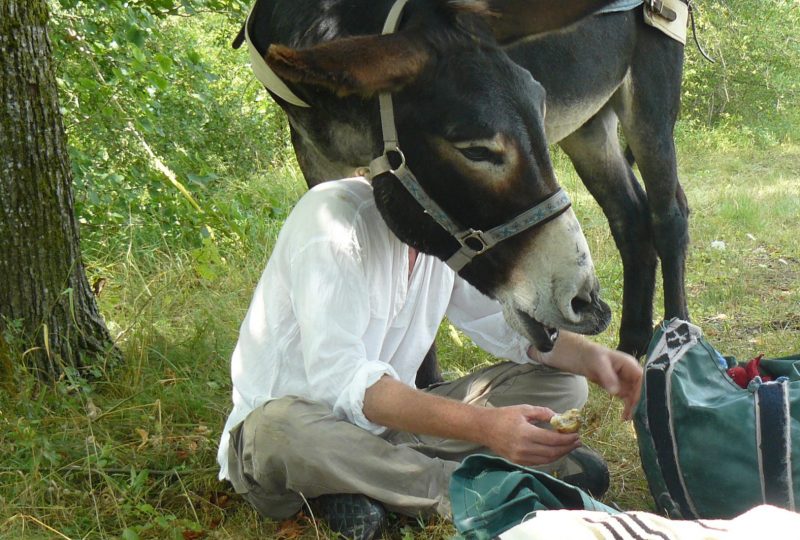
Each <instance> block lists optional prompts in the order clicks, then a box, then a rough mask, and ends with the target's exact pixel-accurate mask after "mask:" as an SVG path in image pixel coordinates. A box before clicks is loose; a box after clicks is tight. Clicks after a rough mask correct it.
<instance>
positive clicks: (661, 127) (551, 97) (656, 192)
mask: <svg viewBox="0 0 800 540" xmlns="http://www.w3.org/2000/svg"><path fill="white" fill-rule="evenodd" d="M646 3H647V2H646ZM628 5H630V2H628ZM643 15H644V8H643V7H641V6H638V7H636V8H634V9H629V10H627V11H620V12H613V13H604V14H598V15H595V16H592V17H589V18H587V19H584V20H582V21H580V22H578V23H577V24H576V25H573V26H572V27H570V28H568V29H567V30H565V31H563V32H560V33H557V34H547V35H544V36H541V37H536V36H534V37H525V38H522V39H516V40H506V41H504V43H503V45H504V50H505V51H506V52H507V53H508V54H509V56H510V57H511V58H512V59H513V60H514V61H515V62H517V63H518V64H520V65H521V66H523V67H525V68H526V69H527V70H528V71H530V72H531V74H532V75H533V77H534V79H536V80H537V81H538V82H540V83H541V84H542V85H543V86H544V88H545V89H546V90H547V97H546V101H545V103H546V110H547V114H546V116H545V133H546V135H547V140H548V142H549V143H551V144H553V143H558V144H559V145H560V146H561V148H562V149H563V150H564V151H565V152H566V154H567V155H568V156H569V158H570V159H571V161H572V163H573V165H574V166H575V169H576V171H577V173H578V175H579V176H580V178H581V180H582V181H583V183H584V184H585V185H586V187H587V188H588V190H589V191H590V193H591V194H592V196H593V197H594V198H595V199H596V200H597V202H598V203H599V205H600V207H601V208H602V209H603V212H604V213H605V215H606V218H607V219H608V222H609V225H610V228H611V232H612V235H613V237H614V240H615V242H616V245H617V248H618V249H619V252H620V255H621V259H622V265H623V281H624V285H623V306H622V321H621V325H620V339H619V348H620V349H621V350H623V351H626V352H629V353H631V354H633V355H635V356H639V355H641V354H643V353H644V352H645V350H646V347H647V344H648V342H649V341H650V337H651V335H652V320H653V291H654V287H655V279H656V278H655V275H656V267H657V261H658V259H659V258H660V260H661V271H662V275H663V290H664V313H665V317H666V318H667V319H669V318H672V317H678V318H682V319H686V320H688V316H689V314H688V309H687V305H686V293H685V288H684V279H685V278H684V274H685V261H686V251H687V244H688V215H689V209H688V205H687V201H686V197H685V195H684V192H683V189H682V188H681V185H680V183H679V181H678V174H677V160H676V155H675V143H674V138H673V130H674V127H675V121H676V119H677V115H678V109H679V106H680V89H681V78H682V70H683V54H684V51H683V45H682V44H681V43H680V42H678V41H676V40H674V39H672V38H670V37H668V36H667V35H665V34H664V33H662V32H661V31H659V30H656V29H655V28H653V27H652V26H648V25H647V24H645V21H644V17H643ZM620 123H621V126H622V132H623V133H624V135H625V141H626V142H627V144H628V145H629V148H630V150H631V151H632V153H633V157H634V158H635V161H636V163H637V164H638V167H639V171H640V173H641V177H642V180H643V182H644V186H645V189H646V193H645V191H644V190H643V189H642V187H641V185H640V184H639V182H638V181H637V179H636V177H635V176H634V173H633V170H632V169H631V166H630V165H629V163H628V161H627V160H626V157H625V155H624V152H623V151H622V148H621V146H620V142H619V137H618V124H620Z"/></svg>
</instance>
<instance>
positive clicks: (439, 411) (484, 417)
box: [363, 376, 580, 465]
mask: <svg viewBox="0 0 800 540" xmlns="http://www.w3.org/2000/svg"><path fill="white" fill-rule="evenodd" d="M363 410H364V414H365V415H366V417H367V418H368V419H369V420H370V421H371V422H374V423H376V424H380V425H383V426H386V427H388V428H391V429H395V430H399V431H408V432H411V433H418V434H426V435H434V436H437V437H443V438H448V439H459V440H464V441H470V442H474V443H477V444H480V445H483V446H486V447H488V448H489V449H491V450H492V451H493V452H495V453H497V454H498V455H500V456H503V457H504V458H506V459H509V460H511V461H513V462H515V463H519V464H521V465H541V464H544V463H550V462H552V461H555V460H556V459H558V458H560V457H561V456H563V455H565V454H567V453H569V452H570V451H572V450H574V449H575V448H577V447H579V446H580V441H579V439H578V436H577V435H576V434H572V433H570V434H563V433H557V432H555V431H551V430H548V429H544V428H540V427H537V426H535V425H534V424H533V422H548V421H549V420H550V418H551V417H552V416H553V411H551V410H550V409H548V408H545V407H534V406H532V405H514V406H510V407H498V408H489V407H478V406H475V405H468V404H466V403H461V402H460V401H455V400H452V399H447V398H443V397H440V396H435V395H432V394H427V393H425V392H421V391H419V390H416V389H414V388H411V387H409V386H406V385H405V384H403V383H401V382H399V381H397V380H395V379H392V378H391V377H386V376H384V377H382V378H381V379H380V380H378V382H376V383H375V384H373V385H372V386H370V387H369V388H367V391H366V394H365V396H364V409H363Z"/></svg>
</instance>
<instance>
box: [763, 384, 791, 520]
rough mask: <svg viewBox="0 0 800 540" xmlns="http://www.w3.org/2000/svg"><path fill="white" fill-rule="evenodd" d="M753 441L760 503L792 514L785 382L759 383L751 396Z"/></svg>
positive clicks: (789, 424) (787, 394)
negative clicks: (756, 450)
mask: <svg viewBox="0 0 800 540" xmlns="http://www.w3.org/2000/svg"><path fill="white" fill-rule="evenodd" d="M755 417H756V437H757V443H758V469H759V473H760V476H761V495H762V497H763V499H764V503H766V504H772V505H775V506H779V507H782V508H788V509H789V510H792V511H794V509H795V506H794V488H793V485H792V483H793V482H792V433H791V416H790V412H789V391H788V381H787V380H782V381H776V382H768V383H763V384H761V385H759V386H758V388H757V389H756V392H755Z"/></svg>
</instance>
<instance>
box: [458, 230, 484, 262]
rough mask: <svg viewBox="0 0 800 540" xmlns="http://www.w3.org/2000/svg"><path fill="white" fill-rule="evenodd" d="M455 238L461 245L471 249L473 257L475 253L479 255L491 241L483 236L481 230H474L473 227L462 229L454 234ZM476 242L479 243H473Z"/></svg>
mask: <svg viewBox="0 0 800 540" xmlns="http://www.w3.org/2000/svg"><path fill="white" fill-rule="evenodd" d="M456 240H458V243H459V244H461V245H462V246H464V247H466V248H469V249H471V250H472V252H473V253H472V256H473V257H474V256H475V255H480V254H481V253H483V252H484V251H486V250H487V249H489V248H490V247H491V242H489V241H488V240H486V239H485V238H484V237H483V231H476V230H475V229H468V230H466V231H464V232H463V233H462V234H459V235H458V236H456ZM476 242H477V243H478V244H479V245H477V246H475V245H473V244H475V243H476Z"/></svg>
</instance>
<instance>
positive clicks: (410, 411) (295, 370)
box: [218, 178, 642, 539]
mask: <svg viewBox="0 0 800 540" xmlns="http://www.w3.org/2000/svg"><path fill="white" fill-rule="evenodd" d="M445 316H447V317H448V319H449V320H450V321H451V322H452V323H453V324H454V325H455V326H457V327H459V328H460V329H461V330H462V331H463V332H465V333H466V334H467V335H468V336H469V337H470V338H472V340H473V341H474V342H475V343H476V344H477V345H479V346H480V347H481V348H483V349H484V350H486V351H487V352H489V353H490V354H492V355H494V356H496V357H500V358H505V359H507V360H509V361H507V362H502V363H498V364H495V365H491V366H488V367H485V368H483V369H480V370H478V371H476V372H474V373H471V374H469V375H466V376H464V377H461V378H459V379H456V380H454V381H450V382H446V383H442V384H439V385H436V386H434V387H431V388H425V389H416V388H415V385H414V381H415V376H416V373H417V370H418V368H419V366H420V364H421V363H422V360H423V358H424V356H425V353H426V352H427V351H428V349H429V347H430V346H431V343H432V342H433V340H434V337H435V335H436V331H437V329H438V327H439V324H440V323H441V321H442V320H443V318H444V317H445ZM641 373H642V372H641V368H640V367H639V365H638V363H637V362H636V360H635V359H634V358H632V357H631V356H629V355H626V354H624V353H621V352H619V351H614V350H610V349H608V348H606V347H603V346H600V345H598V344H594V343H592V342H590V341H588V340H586V339H585V338H583V337H581V336H578V335H576V334H571V333H568V332H563V331H562V332H561V336H560V337H559V338H558V340H557V342H556V345H555V348H554V349H553V350H552V351H551V352H549V353H544V354H543V353H540V352H538V351H536V350H535V349H534V348H533V347H531V346H530V344H529V343H528V342H527V341H526V340H525V339H524V338H522V336H520V335H519V334H517V333H516V332H515V331H513V330H512V329H511V328H510V327H509V326H508V325H507V324H506V322H505V320H504V319H503V315H502V311H501V308H500V305H499V304H498V303H497V302H496V301H494V300H492V299H489V298H488V297H486V296H484V295H483V294H481V293H480V292H478V291H477V290H476V289H474V288H473V287H472V286H471V285H469V284H468V283H466V282H465V281H464V280H462V279H461V278H460V277H458V275H456V274H455V273H454V272H453V271H452V270H451V269H450V268H449V267H448V266H446V265H445V264H444V263H443V262H442V261H440V260H438V259H436V258H435V257H431V256H427V255H424V254H418V253H417V252H416V251H415V250H413V249H411V248H409V247H408V246H407V245H405V244H403V243H402V242H400V240H399V239H397V237H395V236H394V235H393V234H392V232H391V231H390V230H389V229H388V227H387V226H386V224H385V223H384V221H383V219H382V218H381V216H380V214H379V212H378V210H377V208H376V206H375V202H374V199H373V196H372V188H371V186H370V184H369V183H368V182H367V181H366V180H365V179H364V178H351V179H346V180H340V181H336V182H327V183H323V184H320V185H319V186H317V187H315V188H314V189H312V190H311V191H309V192H308V193H307V194H306V195H305V196H304V197H303V198H302V199H301V200H300V202H299V203H298V204H297V206H296V207H295V209H294V210H293V211H292V213H291V215H290V216H289V218H288V219H287V220H286V223H285V225H284V227H283V229H282V230H281V233H280V235H279V237H278V241H277V244H276V245H275V248H274V250H273V253H272V256H271V257H270V259H269V262H268V264H267V267H266V269H265V270H264V273H263V275H262V277H261V280H260V281H259V283H258V286H257V287H256V290H255V295H254V298H253V300H252V303H251V305H250V308H249V310H248V312H247V315H246V317H245V319H244V322H243V323H242V326H241V330H240V335H239V341H238V343H237V346H236V349H235V351H234V353H233V358H232V361H231V374H232V379H233V403H234V408H233V411H232V412H231V414H230V417H229V418H228V421H227V423H226V424H225V429H224V433H223V435H222V440H221V443H220V449H219V456H218V459H219V463H220V467H221V471H220V479H229V480H230V481H231V483H232V484H233V486H234V488H235V489H236V491H237V492H238V493H240V494H242V495H243V496H244V498H245V499H246V500H248V501H249V502H250V503H251V504H252V505H253V506H254V507H255V508H256V509H257V510H258V511H259V512H260V513H261V514H262V515H264V516H266V517H269V518H273V519H285V518H287V517H289V516H292V515H294V514H295V513H297V512H298V511H299V510H300V509H301V508H302V506H303V504H304V503H305V504H308V505H309V507H310V508H311V510H312V511H313V512H314V513H315V515H316V516H317V517H319V516H320V515H322V516H323V517H324V518H326V519H327V521H328V523H329V525H330V526H331V528H332V529H334V530H335V531H338V532H341V533H343V534H345V535H346V536H348V537H355V538H364V539H368V538H372V537H373V536H374V535H375V534H376V533H377V532H378V530H379V529H380V528H381V526H382V524H383V521H384V519H385V512H386V510H389V511H393V512H399V513H402V514H407V515H413V516H416V515H420V514H422V515H425V514H430V513H439V514H441V515H444V516H449V514H450V501H449V497H448V486H449V482H450V475H451V474H452V472H453V471H454V470H455V469H456V468H457V467H458V465H459V460H461V459H463V458H464V457H465V456H467V455H469V454H472V453H476V452H489V453H494V454H497V455H499V456H502V457H504V458H506V459H509V460H511V461H513V462H516V463H519V464H522V465H531V466H540V467H542V468H543V470H545V471H548V472H553V471H555V472H558V473H559V476H560V477H561V478H562V479H565V480H567V481H570V482H572V483H575V484H576V485H579V486H581V487H584V488H585V489H588V490H589V491H591V492H592V493H593V494H594V495H595V496H600V495H602V493H601V492H602V491H604V490H605V489H606V488H607V485H608V471H607V468H606V466H605V463H604V462H603V461H602V459H601V458H599V456H597V454H595V453H593V452H591V451H588V450H586V449H584V448H582V447H581V442H580V439H579V436H578V435H577V434H562V433H557V432H555V431H553V430H550V429H547V427H545V425H546V424H547V422H548V421H549V420H550V418H551V416H552V415H553V414H554V411H558V412H562V411H565V410H567V409H571V408H580V407H582V406H583V405H584V403H585V402H586V399H587V395H588V388H587V383H586V378H588V379H589V380H591V381H594V382H596V383H597V384H599V385H600V386H601V387H603V388H604V389H606V390H607V391H608V392H610V393H611V394H613V395H616V396H618V397H620V398H622V399H623V401H624V404H625V410H624V413H623V414H624V416H625V417H626V418H629V417H630V413H631V410H632V408H633V406H634V405H635V403H636V401H637V400H638V397H639V387H640V383H641ZM540 424H541V426H540Z"/></svg>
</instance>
